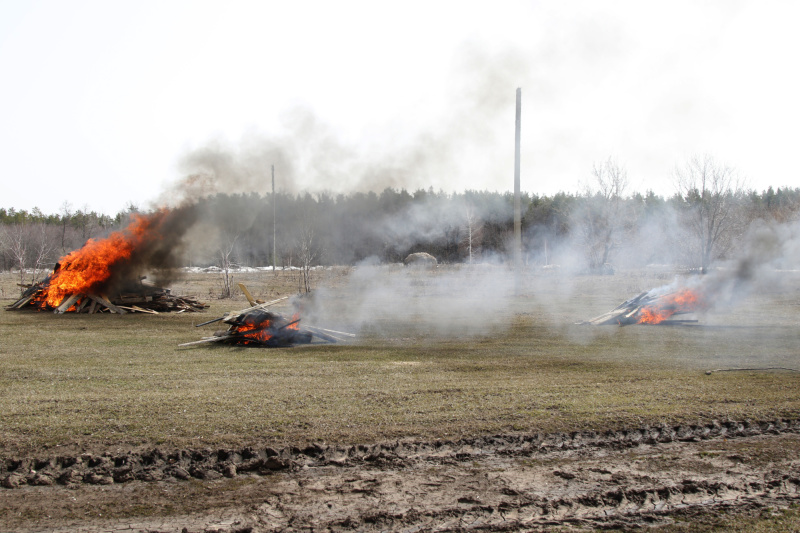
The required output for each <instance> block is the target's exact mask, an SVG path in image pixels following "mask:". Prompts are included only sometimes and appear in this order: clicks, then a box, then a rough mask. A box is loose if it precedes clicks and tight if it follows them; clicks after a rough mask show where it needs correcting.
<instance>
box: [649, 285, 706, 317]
mask: <svg viewBox="0 0 800 533" xmlns="http://www.w3.org/2000/svg"><path fill="white" fill-rule="evenodd" d="M705 307H706V304H705V301H704V299H703V298H702V295H701V294H700V293H699V292H697V291H694V290H692V289H681V290H680V291H678V292H676V293H674V294H670V295H667V296H664V297H662V298H660V299H659V300H658V302H657V303H656V304H653V305H648V306H646V307H642V309H641V310H640V311H639V324H660V323H661V322H663V321H665V320H667V319H668V318H669V317H671V316H672V315H674V314H676V313H691V312H693V311H699V310H701V309H704V308H705Z"/></svg>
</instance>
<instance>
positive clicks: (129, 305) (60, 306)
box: [6, 275, 208, 315]
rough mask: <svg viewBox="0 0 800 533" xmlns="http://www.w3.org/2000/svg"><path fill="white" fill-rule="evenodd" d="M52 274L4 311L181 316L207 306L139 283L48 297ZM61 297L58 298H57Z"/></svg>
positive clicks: (142, 282)
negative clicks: (25, 310)
mask: <svg viewBox="0 0 800 533" xmlns="http://www.w3.org/2000/svg"><path fill="white" fill-rule="evenodd" d="M52 277H53V276H52V275H51V276H49V277H48V278H47V279H45V280H44V281H42V282H40V283H36V284H34V285H31V286H30V287H29V288H28V289H27V290H26V291H25V292H24V293H23V294H22V297H21V298H20V299H19V300H17V301H16V302H14V303H13V304H11V305H10V306H8V307H7V308H6V309H9V310H11V309H25V308H33V309H37V310H39V311H53V312H54V313H59V314H60V313H66V312H70V313H73V312H74V313H88V314H90V315H91V314H94V313H118V314H121V315H122V314H125V313H149V314H153V315H157V314H159V313H165V312H177V313H183V312H185V311H189V312H199V311H204V310H205V309H206V308H207V307H208V304H205V303H202V302H200V301H198V300H197V299H196V298H194V297H192V296H177V295H173V294H171V292H170V290H169V289H164V288H161V287H156V286H155V285H153V284H151V283H147V282H146V281H144V280H140V282H139V283H130V284H128V285H127V286H125V287H123V289H122V290H119V291H117V292H115V293H113V296H111V295H110V294H107V293H101V294H91V293H76V294H67V295H64V296H63V297H62V296H57V297H55V298H53V297H51V295H50V286H51V283H52ZM59 298H60V299H59Z"/></svg>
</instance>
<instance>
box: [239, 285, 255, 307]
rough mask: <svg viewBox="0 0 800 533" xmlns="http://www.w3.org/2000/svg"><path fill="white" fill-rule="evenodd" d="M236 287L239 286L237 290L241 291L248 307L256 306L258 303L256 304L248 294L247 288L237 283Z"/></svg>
mask: <svg viewBox="0 0 800 533" xmlns="http://www.w3.org/2000/svg"><path fill="white" fill-rule="evenodd" d="M237 285H239V290H240V291H242V294H244V297H245V298H247V301H248V302H250V305H258V302H256V299H255V298H253V295H252V294H250V291H248V290H247V287H245V286H244V283H237Z"/></svg>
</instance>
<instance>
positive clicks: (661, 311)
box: [580, 287, 708, 326]
mask: <svg viewBox="0 0 800 533" xmlns="http://www.w3.org/2000/svg"><path fill="white" fill-rule="evenodd" d="M706 309H708V303H707V300H706V298H705V297H704V295H703V293H702V292H701V291H699V290H696V289H689V288H680V289H677V290H671V289H670V288H664V287H662V288H659V289H651V290H649V291H645V292H643V293H641V294H639V295H638V296H636V297H634V298H631V299H630V300H626V301H624V302H622V303H621V304H619V305H618V306H617V307H615V308H614V309H612V310H611V311H609V312H607V313H603V314H602V315H600V316H597V317H595V318H593V319H591V320H587V321H584V322H580V324H589V325H592V326H607V325H619V326H627V325H629V324H672V325H674V324H685V323H690V322H697V320H672V319H671V317H673V316H674V315H679V314H684V313H694V312H698V311H705V310H706Z"/></svg>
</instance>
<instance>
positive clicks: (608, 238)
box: [574, 158, 632, 272]
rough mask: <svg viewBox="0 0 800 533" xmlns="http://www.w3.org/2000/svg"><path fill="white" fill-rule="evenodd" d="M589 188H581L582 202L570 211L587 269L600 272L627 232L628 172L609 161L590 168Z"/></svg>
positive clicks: (628, 217)
mask: <svg viewBox="0 0 800 533" xmlns="http://www.w3.org/2000/svg"><path fill="white" fill-rule="evenodd" d="M592 175H593V178H594V180H593V181H594V183H593V185H589V186H586V187H585V191H584V201H583V202H582V205H580V206H578V207H577V209H576V211H575V212H574V216H575V217H576V218H577V224H576V226H577V229H578V231H579V232H580V237H581V241H582V243H583V246H584V249H585V251H586V255H587V260H588V263H589V268H590V269H591V270H592V271H596V272H603V271H605V270H606V269H607V265H608V263H609V261H610V258H611V254H612V252H613V251H614V250H615V249H616V248H617V247H619V245H620V237H621V235H622V233H623V231H624V230H626V229H629V227H630V225H631V218H632V217H630V216H629V213H628V212H627V210H626V206H625V201H624V200H625V199H624V194H625V190H626V189H627V187H628V173H627V172H626V170H625V169H624V168H623V167H622V166H620V165H619V164H618V163H617V162H616V161H614V160H613V159H612V158H608V159H607V160H606V161H604V162H603V163H601V164H600V165H598V164H594V166H593V168H592Z"/></svg>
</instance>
